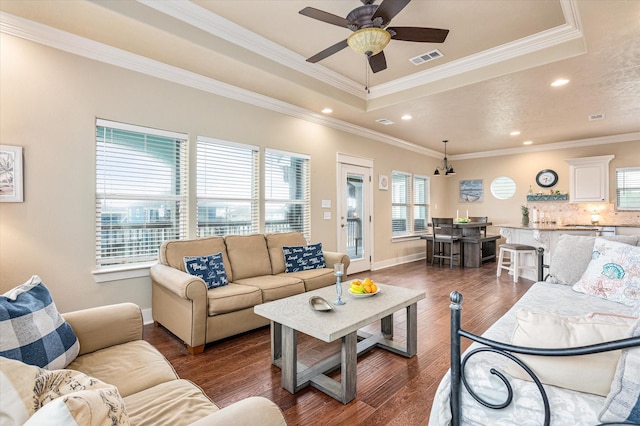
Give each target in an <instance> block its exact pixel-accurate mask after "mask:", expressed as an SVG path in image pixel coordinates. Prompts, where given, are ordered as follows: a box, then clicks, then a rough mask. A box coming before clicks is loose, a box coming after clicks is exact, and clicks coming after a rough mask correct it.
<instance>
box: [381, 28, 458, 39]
mask: <svg viewBox="0 0 640 426" xmlns="http://www.w3.org/2000/svg"><path fill="white" fill-rule="evenodd" d="M387 31H389V32H390V33H391V38H392V39H393V40H403V41H417V42H422V43H443V42H444V41H445V39H446V38H447V35H448V34H449V30H444V29H440V28H420V27H389V28H387ZM394 33H395V34H394Z"/></svg>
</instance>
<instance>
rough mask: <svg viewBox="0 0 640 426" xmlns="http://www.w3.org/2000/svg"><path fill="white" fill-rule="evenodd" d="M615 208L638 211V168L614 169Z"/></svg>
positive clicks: (639, 170) (639, 201)
mask: <svg viewBox="0 0 640 426" xmlns="http://www.w3.org/2000/svg"><path fill="white" fill-rule="evenodd" d="M616 208H617V209H618V210H640V167H628V168H623V169H616Z"/></svg>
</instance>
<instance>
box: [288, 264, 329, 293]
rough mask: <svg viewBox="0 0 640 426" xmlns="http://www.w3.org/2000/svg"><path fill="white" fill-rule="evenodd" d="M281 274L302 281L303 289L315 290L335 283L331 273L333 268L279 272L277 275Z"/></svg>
mask: <svg viewBox="0 0 640 426" xmlns="http://www.w3.org/2000/svg"><path fill="white" fill-rule="evenodd" d="M282 275H285V276H288V277H295V278H299V279H301V280H302V281H304V288H305V291H311V290H317V289H319V288H322V287H327V286H330V285H334V284H335V283H336V277H335V275H333V268H322V269H309V270H307V271H300V272H287V273H283V274H279V276H282Z"/></svg>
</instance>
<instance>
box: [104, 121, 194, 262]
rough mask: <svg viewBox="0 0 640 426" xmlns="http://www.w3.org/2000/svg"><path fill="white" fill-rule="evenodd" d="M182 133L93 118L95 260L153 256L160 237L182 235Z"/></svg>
mask: <svg viewBox="0 0 640 426" xmlns="http://www.w3.org/2000/svg"><path fill="white" fill-rule="evenodd" d="M186 149H187V135H185V134H182V133H174V132H168V131H163V130H157V129H149V128H144V127H139V126H133V125H128V124H123V123H116V122H111V121H106V120H101V119H98V120H97V122H96V263H97V265H98V266H105V265H118V264H134V263H139V262H148V261H152V260H156V259H157V258H158V248H159V247H160V244H162V242H163V241H165V240H169V239H181V238H186V233H187V227H186V223H187V219H186V218H187V202H186V201H187V199H186V196H187V195H186V187H187V164H186Z"/></svg>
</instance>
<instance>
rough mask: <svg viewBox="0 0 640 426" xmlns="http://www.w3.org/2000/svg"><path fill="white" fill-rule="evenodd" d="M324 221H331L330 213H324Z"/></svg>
mask: <svg viewBox="0 0 640 426" xmlns="http://www.w3.org/2000/svg"><path fill="white" fill-rule="evenodd" d="M324 220H331V212H324Z"/></svg>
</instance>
